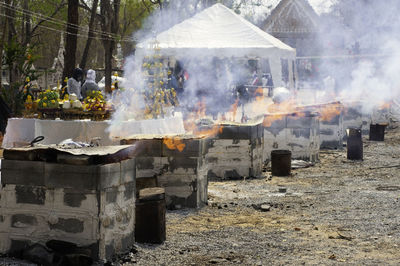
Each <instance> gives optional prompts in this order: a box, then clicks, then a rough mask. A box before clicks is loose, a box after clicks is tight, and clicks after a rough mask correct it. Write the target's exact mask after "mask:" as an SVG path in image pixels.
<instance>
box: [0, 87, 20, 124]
mask: <svg viewBox="0 0 400 266" xmlns="http://www.w3.org/2000/svg"><path fill="white" fill-rule="evenodd" d="M0 95H1V97H2V98H3V100H4V102H6V103H7V105H8V106H9V107H10V109H11V111H12V113H13V116H20V115H21V113H22V110H23V109H24V94H23V92H22V91H21V90H19V84H18V83H14V84H11V86H7V87H3V88H2V90H1V93H0Z"/></svg>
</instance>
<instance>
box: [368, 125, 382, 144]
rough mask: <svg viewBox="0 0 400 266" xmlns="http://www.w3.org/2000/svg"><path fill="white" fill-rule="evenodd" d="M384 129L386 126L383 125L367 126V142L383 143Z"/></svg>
mask: <svg viewBox="0 0 400 266" xmlns="http://www.w3.org/2000/svg"><path fill="white" fill-rule="evenodd" d="M385 128H386V125H384V124H371V125H370V126H369V140H373V141H384V139H385Z"/></svg>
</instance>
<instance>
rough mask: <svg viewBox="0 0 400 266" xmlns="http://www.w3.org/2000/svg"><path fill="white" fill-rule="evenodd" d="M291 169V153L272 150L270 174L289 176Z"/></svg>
mask: <svg viewBox="0 0 400 266" xmlns="http://www.w3.org/2000/svg"><path fill="white" fill-rule="evenodd" d="M291 167H292V152H291V151H289V150H274V151H272V152H271V172H272V175H273V176H289V175H290V170H291Z"/></svg>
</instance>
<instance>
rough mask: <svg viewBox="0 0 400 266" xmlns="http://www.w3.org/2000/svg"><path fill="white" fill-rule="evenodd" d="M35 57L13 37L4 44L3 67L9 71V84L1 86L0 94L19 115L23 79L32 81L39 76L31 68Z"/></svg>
mask: <svg viewBox="0 0 400 266" xmlns="http://www.w3.org/2000/svg"><path fill="white" fill-rule="evenodd" d="M37 58H38V56H36V55H33V54H32V50H31V49H30V48H29V47H26V46H24V45H21V44H20V43H19V42H17V41H16V39H15V38H13V39H12V40H11V42H10V43H6V44H5V45H4V53H3V60H2V62H3V69H5V70H8V72H9V73H10V76H9V77H10V78H9V81H10V86H8V87H3V88H2V90H1V94H2V96H3V99H4V100H5V101H6V102H7V103H8V104H9V105H10V108H11V109H12V112H13V113H14V115H20V114H21V111H22V109H23V107H24V105H23V99H24V94H23V92H22V89H21V87H22V85H23V84H24V82H25V80H26V79H27V78H29V80H30V81H34V80H36V79H38V77H39V75H38V74H37V71H36V70H35V69H33V68H32V66H33V63H34V62H35V60H37Z"/></svg>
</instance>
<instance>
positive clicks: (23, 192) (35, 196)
mask: <svg viewBox="0 0 400 266" xmlns="http://www.w3.org/2000/svg"><path fill="white" fill-rule="evenodd" d="M15 197H16V203H23V204H36V205H44V204H45V200H46V189H45V188H44V187H34V186H21V185H16V186H15Z"/></svg>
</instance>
